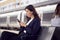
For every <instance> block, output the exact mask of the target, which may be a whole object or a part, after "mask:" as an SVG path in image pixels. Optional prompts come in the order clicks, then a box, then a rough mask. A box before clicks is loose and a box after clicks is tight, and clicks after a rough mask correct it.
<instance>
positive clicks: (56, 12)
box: [55, 3, 60, 17]
mask: <svg viewBox="0 0 60 40" xmlns="http://www.w3.org/2000/svg"><path fill="white" fill-rule="evenodd" d="M59 11H60V3H59V4H58V5H57V7H56V10H55V15H58V16H59V17H60V13H59Z"/></svg>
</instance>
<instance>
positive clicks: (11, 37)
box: [1, 5, 41, 40]
mask: <svg viewBox="0 0 60 40" xmlns="http://www.w3.org/2000/svg"><path fill="white" fill-rule="evenodd" d="M25 11H26V16H27V20H28V22H27V23H26V24H25V23H24V22H20V23H19V24H20V26H21V27H20V32H19V34H18V35H17V34H14V33H10V32H6V31H5V32H3V33H2V36H1V40H36V39H37V37H38V34H39V32H40V33H41V26H40V21H41V19H40V18H39V16H38V14H37V12H36V10H35V8H34V7H33V6H32V5H28V6H27V7H26V8H25Z"/></svg>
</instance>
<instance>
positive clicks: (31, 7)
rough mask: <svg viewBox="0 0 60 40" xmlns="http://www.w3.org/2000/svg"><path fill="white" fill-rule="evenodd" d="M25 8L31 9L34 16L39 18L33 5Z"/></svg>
mask: <svg viewBox="0 0 60 40" xmlns="http://www.w3.org/2000/svg"><path fill="white" fill-rule="evenodd" d="M25 9H28V10H30V11H32V12H33V15H34V17H35V18H39V16H38V14H37V12H36V10H35V8H34V6H33V5H28V6H27V7H26V8H25ZM39 19H40V18H39Z"/></svg>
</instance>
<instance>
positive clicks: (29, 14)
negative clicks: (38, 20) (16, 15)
mask: <svg viewBox="0 0 60 40" xmlns="http://www.w3.org/2000/svg"><path fill="white" fill-rule="evenodd" d="M25 11H26V16H27V17H29V18H31V16H32V13H33V12H32V11H30V10H28V9H25Z"/></svg>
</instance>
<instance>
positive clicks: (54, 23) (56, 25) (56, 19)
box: [51, 3, 60, 27]
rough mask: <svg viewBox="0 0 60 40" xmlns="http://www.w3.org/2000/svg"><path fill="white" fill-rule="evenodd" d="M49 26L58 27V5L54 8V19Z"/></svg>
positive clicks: (59, 10) (59, 14)
mask: <svg viewBox="0 0 60 40" xmlns="http://www.w3.org/2000/svg"><path fill="white" fill-rule="evenodd" d="M51 25H52V26H55V27H60V3H59V4H58V5H57V7H56V10H55V17H54V18H53V19H52V20H51Z"/></svg>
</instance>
